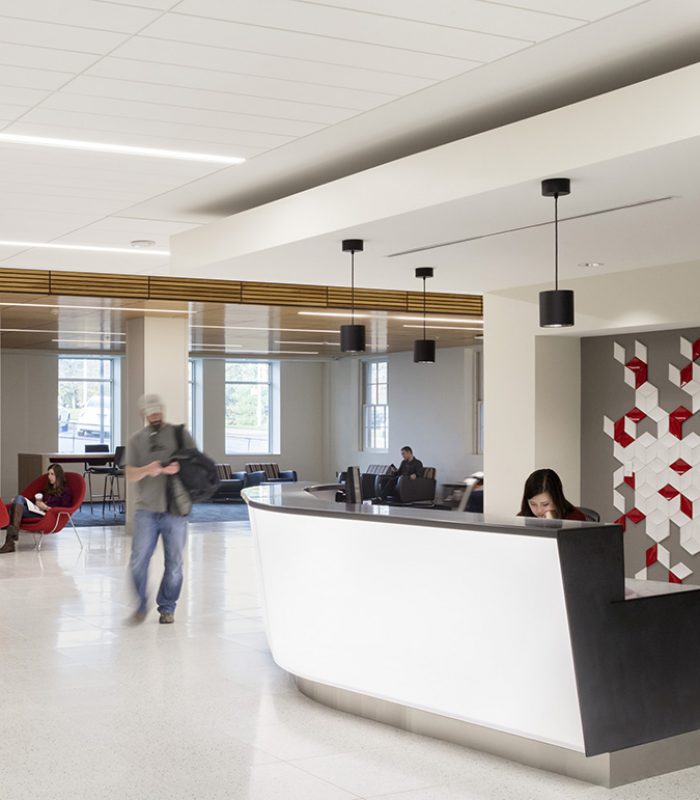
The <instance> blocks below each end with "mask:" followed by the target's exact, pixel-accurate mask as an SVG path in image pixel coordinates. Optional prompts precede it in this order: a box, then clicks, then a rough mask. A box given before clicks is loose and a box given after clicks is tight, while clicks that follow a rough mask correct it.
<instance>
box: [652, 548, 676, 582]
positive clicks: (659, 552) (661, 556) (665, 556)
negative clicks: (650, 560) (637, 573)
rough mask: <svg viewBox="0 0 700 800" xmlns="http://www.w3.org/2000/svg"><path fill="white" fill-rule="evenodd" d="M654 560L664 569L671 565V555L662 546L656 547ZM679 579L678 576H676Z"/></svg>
mask: <svg viewBox="0 0 700 800" xmlns="http://www.w3.org/2000/svg"><path fill="white" fill-rule="evenodd" d="M656 558H657V560H658V561H659V563H660V564H663V565H664V567H668V565H669V564H670V563H671V554H670V553H669V552H668V550H667V549H666V548H665V547H664V546H663V545H661V544H660V545H657V547H656ZM678 577H680V575H679V576H678Z"/></svg>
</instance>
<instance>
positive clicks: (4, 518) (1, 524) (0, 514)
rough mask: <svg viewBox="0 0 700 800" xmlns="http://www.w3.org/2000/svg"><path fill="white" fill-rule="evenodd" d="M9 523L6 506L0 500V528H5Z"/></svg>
mask: <svg viewBox="0 0 700 800" xmlns="http://www.w3.org/2000/svg"><path fill="white" fill-rule="evenodd" d="M9 524H10V515H9V513H8V511H7V506H6V505H5V504H4V503H3V502H2V500H0V528H6V527H7V526H8V525H9Z"/></svg>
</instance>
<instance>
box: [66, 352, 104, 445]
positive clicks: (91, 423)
mask: <svg viewBox="0 0 700 800" xmlns="http://www.w3.org/2000/svg"><path fill="white" fill-rule="evenodd" d="M114 372H115V368H114V359H113V358H90V357H85V358H75V357H72V356H59V359H58V451H59V452H61V453H73V452H81V451H83V450H84V446H85V445H86V444H106V445H108V446H109V448H110V450H111V449H113V442H112V436H113V431H114V424H113V416H112V409H113V405H114V404H113V402H112V399H113V396H114Z"/></svg>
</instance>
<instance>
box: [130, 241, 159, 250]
mask: <svg viewBox="0 0 700 800" xmlns="http://www.w3.org/2000/svg"><path fill="white" fill-rule="evenodd" d="M129 244H130V245H131V247H135V248H136V249H137V250H147V249H148V248H149V247H153V246H154V245H155V242H154V241H153V239H134V240H133V241H131V242H129Z"/></svg>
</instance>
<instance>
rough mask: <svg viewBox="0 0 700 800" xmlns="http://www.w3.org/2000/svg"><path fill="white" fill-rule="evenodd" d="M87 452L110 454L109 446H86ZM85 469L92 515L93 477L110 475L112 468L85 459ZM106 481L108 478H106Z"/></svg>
mask: <svg viewBox="0 0 700 800" xmlns="http://www.w3.org/2000/svg"><path fill="white" fill-rule="evenodd" d="M85 452H86V453H109V445H108V444H86V445H85ZM84 464H85V467H84V470H83V480H84V479H85V478H86V477H87V486H88V490H87V492H86V494H89V495H90V513H91V514H92V497H93V495H92V476H93V475H104V476H107V475H109V472H110V470H111V469H112V467H111V466H110V465H107V464H105V462H104V461H103V460H100V461H90V459H89V458H86V459H85V462H84ZM105 480H106V477H105ZM98 497H99V495H98Z"/></svg>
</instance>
